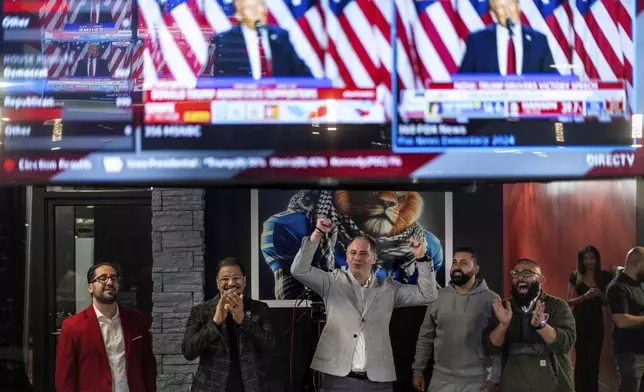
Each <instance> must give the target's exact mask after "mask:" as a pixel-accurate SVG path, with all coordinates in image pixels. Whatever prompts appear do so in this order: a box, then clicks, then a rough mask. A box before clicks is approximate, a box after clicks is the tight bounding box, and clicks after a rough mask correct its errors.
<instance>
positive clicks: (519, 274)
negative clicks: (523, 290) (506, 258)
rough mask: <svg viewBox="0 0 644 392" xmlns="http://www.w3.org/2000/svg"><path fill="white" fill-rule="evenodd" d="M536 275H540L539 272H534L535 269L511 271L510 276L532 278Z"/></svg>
mask: <svg viewBox="0 0 644 392" xmlns="http://www.w3.org/2000/svg"><path fill="white" fill-rule="evenodd" d="M535 275H539V273H537V272H534V271H533V270H521V271H516V270H514V271H510V276H511V277H512V278H518V277H523V278H532V277H533V276H535Z"/></svg>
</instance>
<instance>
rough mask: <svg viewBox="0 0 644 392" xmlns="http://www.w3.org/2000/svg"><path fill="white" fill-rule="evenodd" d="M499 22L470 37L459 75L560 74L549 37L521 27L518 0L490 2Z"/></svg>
mask: <svg viewBox="0 0 644 392" xmlns="http://www.w3.org/2000/svg"><path fill="white" fill-rule="evenodd" d="M489 1H490V9H491V10H492V13H493V14H494V16H495V17H496V23H495V24H494V25H492V26H489V27H487V28H485V29H483V30H479V31H475V32H473V33H471V34H470V35H469V36H468V37H467V41H466V44H465V45H466V49H465V56H464V57H463V61H462V62H461V67H460V70H459V73H462V74H466V73H487V74H500V75H503V76H508V75H523V74H541V73H558V71H557V69H556V68H555V67H554V65H555V64H554V60H553V58H552V53H551V52H550V46H548V38H547V37H546V36H545V35H544V34H542V33H540V32H538V31H536V30H534V29H532V28H530V27H528V26H524V25H522V24H521V9H520V8H519V0H489Z"/></svg>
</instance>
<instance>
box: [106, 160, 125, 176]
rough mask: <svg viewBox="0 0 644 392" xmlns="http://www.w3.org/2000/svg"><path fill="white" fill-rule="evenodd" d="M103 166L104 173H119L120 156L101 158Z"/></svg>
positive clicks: (121, 164)
mask: <svg viewBox="0 0 644 392" xmlns="http://www.w3.org/2000/svg"><path fill="white" fill-rule="evenodd" d="M103 167H104V168H105V172H106V173H119V172H120V171H121V170H123V161H122V160H121V158H120V157H105V158H103Z"/></svg>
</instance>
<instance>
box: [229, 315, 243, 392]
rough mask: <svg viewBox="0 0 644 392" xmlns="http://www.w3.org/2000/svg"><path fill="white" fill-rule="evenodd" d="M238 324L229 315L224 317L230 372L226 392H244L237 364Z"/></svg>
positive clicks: (239, 368)
mask: <svg viewBox="0 0 644 392" xmlns="http://www.w3.org/2000/svg"><path fill="white" fill-rule="evenodd" d="M237 328H238V324H237V323H236V322H235V320H233V318H232V316H231V315H230V314H229V315H228V317H226V330H227V331H228V347H229V348H230V371H229V372H228V381H227V382H226V392H244V382H243V381H242V374H241V366H240V364H239V343H238V341H237Z"/></svg>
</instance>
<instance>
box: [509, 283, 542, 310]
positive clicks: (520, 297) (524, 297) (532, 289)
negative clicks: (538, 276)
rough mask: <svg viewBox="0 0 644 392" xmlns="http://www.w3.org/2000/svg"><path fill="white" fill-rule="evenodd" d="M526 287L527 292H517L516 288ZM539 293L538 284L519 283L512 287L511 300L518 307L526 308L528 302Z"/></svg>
mask: <svg viewBox="0 0 644 392" xmlns="http://www.w3.org/2000/svg"><path fill="white" fill-rule="evenodd" d="M520 285H527V286H528V287H527V291H526V290H522V291H519V289H518V288H517V286H520ZM540 292H541V284H539V282H532V283H525V282H520V283H517V284H515V285H512V298H514V300H515V301H516V302H517V304H518V305H519V306H528V305H530V302H532V300H534V299H535V298H536V297H537V295H539V293H540Z"/></svg>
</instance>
